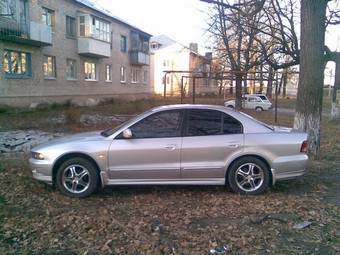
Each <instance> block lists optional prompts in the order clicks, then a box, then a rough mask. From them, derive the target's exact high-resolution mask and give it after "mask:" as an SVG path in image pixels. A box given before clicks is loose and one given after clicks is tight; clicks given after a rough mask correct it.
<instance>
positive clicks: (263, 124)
mask: <svg viewBox="0 0 340 255" xmlns="http://www.w3.org/2000/svg"><path fill="white" fill-rule="evenodd" d="M240 113H241V114H243V115H244V116H246V117H248V118H250V119H252V120H254V121H256V122H257V123H259V124H261V125H262V126H265V127H266V128H269V129H270V130H272V131H274V128H273V127H272V126H270V125H268V124H266V123H264V122H262V121H259V120H257V119H255V118H254V117H252V116H250V115H248V114H246V113H244V112H240Z"/></svg>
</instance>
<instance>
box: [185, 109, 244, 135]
mask: <svg viewBox="0 0 340 255" xmlns="http://www.w3.org/2000/svg"><path fill="white" fill-rule="evenodd" d="M192 110H202V111H215V112H219V113H220V114H221V133H220V134H214V135H188V128H189V113H190V111H192ZM224 115H226V116H229V117H231V118H232V119H235V120H236V121H237V122H238V123H239V124H240V126H241V133H237V134H235V133H233V134H224V133H223V132H224ZM243 134H244V127H243V124H242V122H241V121H239V120H238V119H236V118H235V117H234V116H232V115H230V114H228V113H226V112H224V111H221V110H216V109H198V108H191V109H186V110H185V112H184V118H183V120H182V137H202V136H222V135H243Z"/></svg>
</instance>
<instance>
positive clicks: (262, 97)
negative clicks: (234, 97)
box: [259, 96, 268, 101]
mask: <svg viewBox="0 0 340 255" xmlns="http://www.w3.org/2000/svg"><path fill="white" fill-rule="evenodd" d="M259 97H260V98H261V99H262V100H266V101H268V98H267V97H266V96H259Z"/></svg>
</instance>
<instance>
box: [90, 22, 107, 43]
mask: <svg viewBox="0 0 340 255" xmlns="http://www.w3.org/2000/svg"><path fill="white" fill-rule="evenodd" d="M110 30H111V29H110V23H108V22H105V21H103V20H100V19H97V18H95V17H93V18H92V31H93V38H95V39H98V40H102V41H105V42H111V31H110Z"/></svg>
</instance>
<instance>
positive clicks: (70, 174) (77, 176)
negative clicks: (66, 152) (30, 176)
mask: <svg viewBox="0 0 340 255" xmlns="http://www.w3.org/2000/svg"><path fill="white" fill-rule="evenodd" d="M98 184H99V176H98V171H97V168H96V167H95V166H94V165H93V164H92V163H91V162H90V161H89V160H87V159H85V158H81V157H75V158H71V159H68V160H66V161H64V162H63V163H62V164H61V165H60V166H59V168H58V171H57V175H56V185H57V188H58V189H59V190H60V192H61V193H62V194H64V195H66V196H69V197H77V198H81V197H87V196H89V195H91V194H92V193H93V192H94V191H95V190H96V189H97V188H98Z"/></svg>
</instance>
